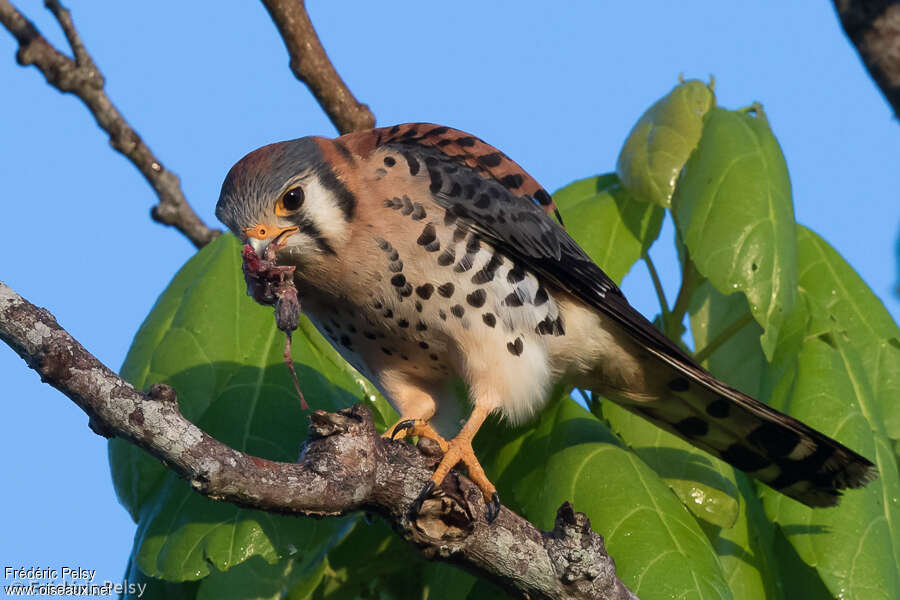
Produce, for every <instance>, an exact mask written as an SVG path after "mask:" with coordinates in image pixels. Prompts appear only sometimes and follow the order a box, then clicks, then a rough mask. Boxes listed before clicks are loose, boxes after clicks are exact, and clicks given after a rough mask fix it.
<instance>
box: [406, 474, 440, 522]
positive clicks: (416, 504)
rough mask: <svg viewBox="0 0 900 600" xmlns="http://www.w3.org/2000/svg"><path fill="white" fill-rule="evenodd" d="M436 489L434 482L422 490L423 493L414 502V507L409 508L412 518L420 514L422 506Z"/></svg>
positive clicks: (427, 484) (430, 482)
mask: <svg viewBox="0 0 900 600" xmlns="http://www.w3.org/2000/svg"><path fill="white" fill-rule="evenodd" d="M433 489H434V482H433V481H429V482H428V483H426V484H425V487H423V488H422V491H421V492H419V495H418V496H417V497H416V499H415V500H414V501H413V503H412V505H411V506H410V507H409V514H410V516H412V517H414V516H416V515H418V514H419V511H420V510H422V504H423V503H424V502H425V499H426V498H428V495H429V494H431V491H432V490H433Z"/></svg>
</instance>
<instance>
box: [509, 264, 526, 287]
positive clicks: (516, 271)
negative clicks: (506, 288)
mask: <svg viewBox="0 0 900 600" xmlns="http://www.w3.org/2000/svg"><path fill="white" fill-rule="evenodd" d="M523 279H525V270H524V269H522V267H520V266H519V265H516V266H514V267H513V268H512V269H510V270H509V273H507V274H506V280H507V281H508V282H510V283H519V282H520V281H522V280H523Z"/></svg>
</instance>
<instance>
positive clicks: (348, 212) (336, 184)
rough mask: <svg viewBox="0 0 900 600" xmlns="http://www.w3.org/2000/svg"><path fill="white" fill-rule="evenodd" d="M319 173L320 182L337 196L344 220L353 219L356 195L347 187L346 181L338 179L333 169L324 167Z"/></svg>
mask: <svg viewBox="0 0 900 600" xmlns="http://www.w3.org/2000/svg"><path fill="white" fill-rule="evenodd" d="M318 175H319V183H321V184H322V187H324V188H325V189H326V190H328V191H329V192H331V193H332V194H334V196H335V198H337V203H338V206H339V207H340V208H341V212H343V213H344V220H345V221H350V220H351V219H353V215H354V213H355V212H356V196H354V195H353V192H351V191H350V190H349V189H347V186H346V185H344V182H343V181H341V180H340V179H338V178H337V175H335V174H334V171H332V170H331V169H322V170H321V171H319V173H318Z"/></svg>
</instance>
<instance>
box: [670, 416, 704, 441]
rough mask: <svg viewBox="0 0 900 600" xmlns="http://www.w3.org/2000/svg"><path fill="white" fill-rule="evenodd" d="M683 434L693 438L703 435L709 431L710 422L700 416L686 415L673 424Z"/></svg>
mask: <svg viewBox="0 0 900 600" xmlns="http://www.w3.org/2000/svg"><path fill="white" fill-rule="evenodd" d="M673 427H675V429H676V430H677V431H678V432H679V433H681V435H683V436H686V437H689V438H693V437H701V436H704V435H706V434H707V432H709V424H707V422H706V421H704V420H703V419H700V418H698V417H686V418H684V419H682V420H680V421H678V422H677V423H675V424H674V425H673Z"/></svg>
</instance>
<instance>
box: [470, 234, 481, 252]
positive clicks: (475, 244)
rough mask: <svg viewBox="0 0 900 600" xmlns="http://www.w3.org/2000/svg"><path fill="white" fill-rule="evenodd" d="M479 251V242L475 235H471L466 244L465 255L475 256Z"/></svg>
mask: <svg viewBox="0 0 900 600" xmlns="http://www.w3.org/2000/svg"><path fill="white" fill-rule="evenodd" d="M480 249H481V240H479V239H478V236H477V235H474V234H473V235H472V236H470V237H469V239H468V241H467V242H466V253H468V254H475V253H476V252H478V251H479V250H480Z"/></svg>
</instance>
